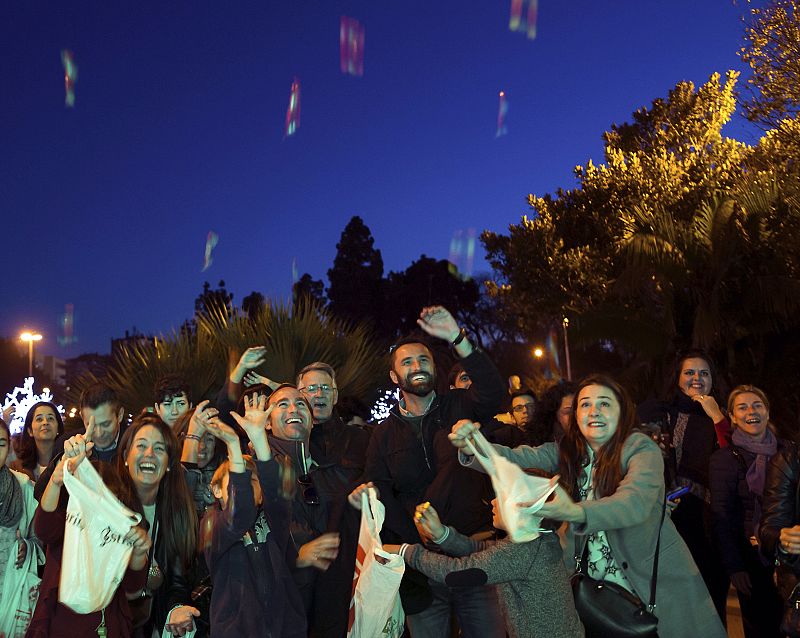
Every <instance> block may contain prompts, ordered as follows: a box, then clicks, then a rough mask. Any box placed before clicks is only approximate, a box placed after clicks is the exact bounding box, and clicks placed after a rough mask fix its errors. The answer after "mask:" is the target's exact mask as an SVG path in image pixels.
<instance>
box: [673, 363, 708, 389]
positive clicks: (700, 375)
mask: <svg viewBox="0 0 800 638" xmlns="http://www.w3.org/2000/svg"><path fill="white" fill-rule="evenodd" d="M711 383H712V378H711V366H710V365H709V364H708V361H706V360H705V359H701V358H700V357H690V358H689V359H684V361H683V363H682V364H681V372H680V375H679V376H678V387H679V388H680V389H681V392H683V393H684V394H685V395H686V396H689V397H694V396H698V395H702V394H710V393H711Z"/></svg>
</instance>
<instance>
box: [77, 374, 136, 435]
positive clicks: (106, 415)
mask: <svg viewBox="0 0 800 638" xmlns="http://www.w3.org/2000/svg"><path fill="white" fill-rule="evenodd" d="M80 409H81V419H83V424H84V426H86V427H89V419H91V418H92V417H94V437H93V440H94V444H95V445H96V446H97V447H98V448H101V449H106V448H109V447H111V446H112V445H113V444H114V442H115V441H116V440H117V436H118V435H119V428H120V425H121V424H122V422H123V419H124V418H125V409H124V408H123V407H122V405H121V404H120V402H119V398H118V397H117V393H116V392H114V390H112V389H111V388H109V387H108V386H107V385H105V384H103V383H93V384H92V385H90V386H88V387H86V388H85V389H84V390H83V392H81V398H80Z"/></svg>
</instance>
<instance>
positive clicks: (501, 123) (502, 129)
mask: <svg viewBox="0 0 800 638" xmlns="http://www.w3.org/2000/svg"><path fill="white" fill-rule="evenodd" d="M506 115H508V100H507V99H506V92H505V91H500V106H499V107H498V111H497V132H496V133H495V135H494V136H495V137H502V136H503V135H505V134H506V133H508V126H507V125H506Z"/></svg>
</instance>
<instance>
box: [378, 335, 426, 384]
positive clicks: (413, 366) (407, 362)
mask: <svg viewBox="0 0 800 638" xmlns="http://www.w3.org/2000/svg"><path fill="white" fill-rule="evenodd" d="M390 354H391V369H390V370H389V378H390V379H391V380H392V383H395V384H397V385H398V386H400V390H401V391H402V392H403V393H404V394H413V395H415V396H418V397H426V396H428V395H429V394H430V393H431V392H433V390H434V389H435V387H436V363H435V362H434V359H433V351H432V350H431V349H430V348H429V347H428V345H427V344H426V343H425V342H424V341H423V340H422V339H421V338H416V337H406V338H404V339H401V340H400V341H398V342H397V343H396V344H395V345H394V346H392V350H391V353H390Z"/></svg>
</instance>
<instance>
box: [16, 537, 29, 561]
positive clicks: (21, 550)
mask: <svg viewBox="0 0 800 638" xmlns="http://www.w3.org/2000/svg"><path fill="white" fill-rule="evenodd" d="M27 556H28V543H26V542H25V540H24V539H23V538H22V534H20V533H19V530H17V563H16V568H17V569H19V568H20V567H22V563H24V562H25V558H26V557H27Z"/></svg>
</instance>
